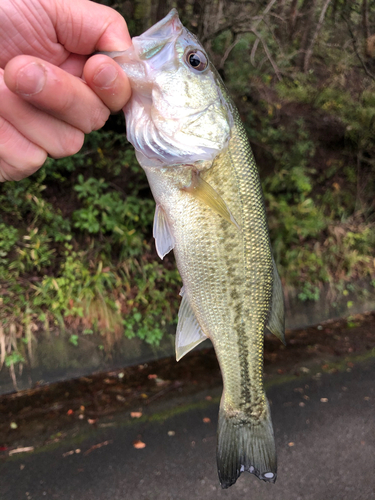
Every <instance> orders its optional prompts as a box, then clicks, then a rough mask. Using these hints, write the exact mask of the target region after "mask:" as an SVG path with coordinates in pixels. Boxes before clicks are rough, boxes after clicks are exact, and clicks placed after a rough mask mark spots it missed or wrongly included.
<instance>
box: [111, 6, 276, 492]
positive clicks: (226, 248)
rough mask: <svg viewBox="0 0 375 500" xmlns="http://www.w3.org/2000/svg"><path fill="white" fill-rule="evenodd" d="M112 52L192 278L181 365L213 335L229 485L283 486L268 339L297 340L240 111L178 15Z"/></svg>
mask: <svg viewBox="0 0 375 500" xmlns="http://www.w3.org/2000/svg"><path fill="white" fill-rule="evenodd" d="M108 55H110V56H111V57H113V58H114V59H115V60H116V61H117V62H118V63H119V64H120V66H121V67H122V69H123V70H124V71H125V72H126V74H127V76H128V78H129V80H130V84H131V88H132V96H131V99H130V100H129V102H128V103H127V105H126V106H125V108H124V111H125V119H126V129H127V138H128V140H129V142H130V143H131V144H132V145H133V146H134V148H135V151H136V157H137V160H138V162H139V164H140V165H141V166H142V168H143V169H144V171H145V173H146V176H147V179H148V182H149V185H150V188H151V191H152V194H153V196H154V199H155V202H156V210H155V217H154V226H153V235H154V238H155V245H156V250H157V253H158V255H159V256H160V257H161V258H163V257H164V256H165V255H166V254H167V253H168V252H170V251H171V250H173V252H174V255H175V259H176V263H177V267H178V270H179V273H180V275H181V278H182V282H183V287H182V289H181V293H180V294H181V296H182V300H181V304H180V309H179V313H178V325H177V332H176V357H177V361H178V360H180V359H181V358H182V357H183V356H184V355H185V354H187V353H188V352H189V351H191V350H192V349H193V348H194V347H196V346H197V345H198V344H200V343H201V342H203V341H204V340H206V339H207V338H209V339H210V340H211V342H212V344H213V347H214V349H215V353H216V356H217V359H218V362H219V365H220V369H221V373H222V378H223V393H222V397H221V402H220V408H219V419H218V433H217V468H218V475H219V480H220V483H221V486H222V488H228V487H230V486H231V485H233V484H234V483H235V482H236V480H237V479H238V477H239V476H240V475H241V473H242V472H244V471H248V472H250V473H252V474H254V475H255V476H257V477H258V478H259V479H261V480H263V481H266V482H275V480H276V477H277V460H276V450H275V441H274V433H273V427H272V421H271V415H270V408H269V404H268V401H267V398H266V395H265V391H264V387H263V343H264V335H265V333H266V331H267V330H269V331H270V332H271V333H273V334H274V335H276V336H277V337H278V338H279V339H280V340H281V341H282V342H283V343H285V334H284V330H285V328H284V301H283V292H282V287H281V281H280V277H279V275H278V272H277V269H276V265H275V261H274V258H273V254H272V249H271V243H270V237H269V231H268V224H267V218H266V211H265V205H264V201H263V193H262V188H261V184H260V180H259V173H258V170H257V167H256V164H255V161H254V157H253V154H252V151H251V147H250V145H249V142H248V139H247V136H246V133H245V130H244V127H243V125H242V122H241V118H240V115H239V112H238V110H237V109H236V107H235V105H234V103H233V101H232V99H231V98H230V96H229V94H228V91H227V89H226V87H225V85H224V83H223V81H222V79H221V78H220V76H219V74H218V72H217V71H216V69H215V68H214V66H213V65H212V63H211V62H210V60H209V57H208V55H207V53H206V51H205V50H204V48H203V47H202V45H201V44H200V42H199V41H198V39H197V38H196V37H195V35H193V34H192V33H190V32H189V31H188V30H187V29H186V28H185V27H184V26H183V25H182V23H181V21H180V19H179V17H178V13H177V11H176V10H175V9H172V10H171V11H170V13H169V14H168V15H167V16H166V17H165V18H164V19H162V20H161V21H159V22H158V23H157V24H155V25H154V26H152V27H151V28H150V29H148V30H147V31H146V32H145V33H143V34H142V35H140V36H137V37H134V38H133V39H132V45H131V46H130V47H129V48H128V49H127V50H126V51H124V52H121V53H110V54H108Z"/></svg>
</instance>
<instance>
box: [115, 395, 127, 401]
mask: <svg viewBox="0 0 375 500" xmlns="http://www.w3.org/2000/svg"><path fill="white" fill-rule="evenodd" d="M116 399H117V401H120V403H124V401H126V398H124V396H121V394H116Z"/></svg>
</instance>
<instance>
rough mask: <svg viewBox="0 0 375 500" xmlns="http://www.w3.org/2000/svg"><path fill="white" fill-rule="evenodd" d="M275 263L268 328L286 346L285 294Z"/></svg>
mask: <svg viewBox="0 0 375 500" xmlns="http://www.w3.org/2000/svg"><path fill="white" fill-rule="evenodd" d="M272 263H273V290H272V301H271V310H270V315H269V318H268V324H267V328H268V330H269V331H270V332H271V333H273V334H274V335H276V337H277V338H278V339H280V340H281V342H282V343H283V344H284V345H286V341H285V307H284V294H283V289H282V286H281V281H280V276H279V273H278V272H277V268H276V263H275V261H274V259H273V258H272Z"/></svg>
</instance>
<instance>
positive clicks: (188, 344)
mask: <svg viewBox="0 0 375 500" xmlns="http://www.w3.org/2000/svg"><path fill="white" fill-rule="evenodd" d="M206 339H207V337H206V335H205V334H204V333H203V331H202V328H201V327H200V325H199V323H198V320H197V318H196V317H195V314H194V312H193V310H192V308H191V306H190V304H189V300H188V298H187V296H186V294H184V295H183V296H182V301H181V306H180V310H179V311H178V325H177V334H176V359H177V361H180V359H181V358H182V357H183V356H185V354H187V353H188V352H189V351H191V350H192V349H194V347H195V346H197V345H198V344H200V343H201V342H203V341H204V340H206Z"/></svg>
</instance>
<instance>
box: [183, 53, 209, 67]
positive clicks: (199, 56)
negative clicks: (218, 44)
mask: <svg viewBox="0 0 375 500" xmlns="http://www.w3.org/2000/svg"><path fill="white" fill-rule="evenodd" d="M185 59H186V62H187V63H188V65H189V66H191V67H192V68H193V69H195V70H196V71H204V70H205V69H206V68H207V66H208V61H207V57H206V56H205V54H204V53H203V52H202V51H201V50H189V52H188V53H187V54H186V56H185Z"/></svg>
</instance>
